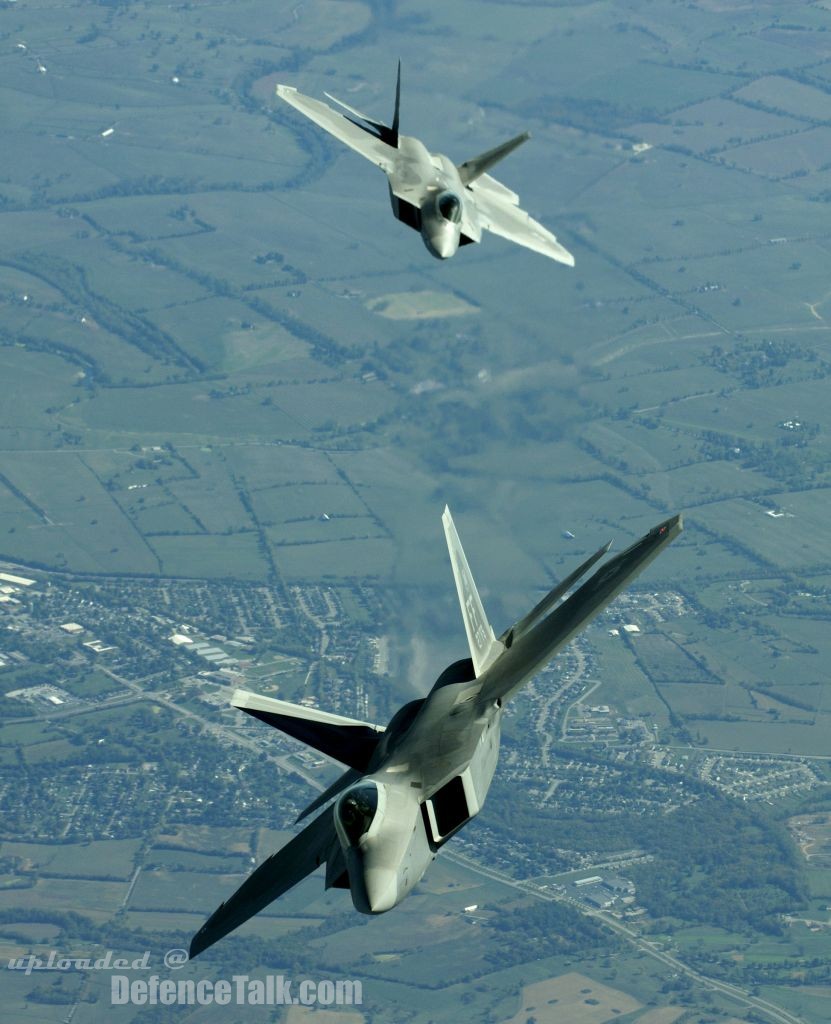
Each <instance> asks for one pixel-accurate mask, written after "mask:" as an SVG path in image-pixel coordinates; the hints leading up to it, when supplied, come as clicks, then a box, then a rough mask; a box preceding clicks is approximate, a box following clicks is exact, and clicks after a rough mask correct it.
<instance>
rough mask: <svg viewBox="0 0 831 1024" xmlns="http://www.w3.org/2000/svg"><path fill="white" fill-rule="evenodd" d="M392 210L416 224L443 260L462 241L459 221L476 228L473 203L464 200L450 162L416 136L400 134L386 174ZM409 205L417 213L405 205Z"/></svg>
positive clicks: (425, 239) (426, 243)
mask: <svg viewBox="0 0 831 1024" xmlns="http://www.w3.org/2000/svg"><path fill="white" fill-rule="evenodd" d="M389 190H390V202H391V203H392V211H393V213H394V214H395V216H396V217H397V218H398V219H399V220H404V221H408V222H409V218H412V220H413V226H414V227H416V226H418V228H419V230H420V232H421V237H422V238H423V240H424V244H425V245H426V246H427V249H428V251H429V252H430V253H431V254H432V255H433V256H435V257H436V258H437V259H440V260H446V259H449V258H450V257H451V256H453V255H454V254H455V253H456V250H457V249H458V248H459V244H460V242H461V234H462V222H463V221H464V222H465V223H466V225H467V226H468V230H470V228H474V229H475V230H476V237H477V239H478V237H479V235H480V234H481V232H480V231H479V225H478V218H477V214H476V204H475V203H473V202H470V203H466V202H465V199H464V196H465V191H466V190H465V186H464V184H463V183H462V179H461V177H460V175H459V171H458V169H457V168H456V165H455V164H454V163H453V161H452V160H451V159H450V158H449V157H446V156H445V155H444V154H443V153H431V152H430V151H429V150H428V149H427V147H426V146H425V145H424V143H423V142H421V141H420V140H419V139H414V138H411V137H410V136H409V135H401V136H399V141H398V154H397V156H396V161H395V168H394V170H393V171H392V172H391V173H390V175H389ZM405 203H406V204H409V205H410V206H411V207H413V208H414V209H415V210H417V211H418V216H417V217H413V215H412V213H411V212H410V211H408V210H407V209H406V208H405V205H404V204H405Z"/></svg>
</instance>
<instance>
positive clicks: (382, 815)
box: [190, 508, 682, 957]
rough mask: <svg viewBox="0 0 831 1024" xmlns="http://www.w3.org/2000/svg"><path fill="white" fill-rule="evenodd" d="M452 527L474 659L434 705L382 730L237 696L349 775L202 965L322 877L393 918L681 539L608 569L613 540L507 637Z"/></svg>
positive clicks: (403, 713) (244, 891) (410, 707)
mask: <svg viewBox="0 0 831 1024" xmlns="http://www.w3.org/2000/svg"><path fill="white" fill-rule="evenodd" d="M442 519H443V522H444V530H445V535H446V537H447V545H448V549H449V551H450V561H451V564H452V566H453V575H454V577H455V580H456V590H457V593H458V597H459V603H460V605H461V609H462V618H463V620H464V625H465V632H466V633H467V640H468V645H469V647H470V657H469V658H463V659H462V660H460V661H456V662H454V663H453V664H452V665H450V666H449V667H448V668H446V669H445V670H444V672H442V674H441V675H440V676H439V678H438V680H437V681H436V683H435V685H434V686H433V689H432V690H431V691H430V693H429V695H428V696H427V697H424V698H421V699H419V700H413V701H410V702H409V703H408V704H405V705H404V706H403V707H402V708H400V709H399V710H398V711H397V712H396V713H395V715H393V717H392V719H391V721H390V723H389V725H387V727H386V728H383V727H382V726H379V725H373V724H371V723H368V722H360V721H357V720H355V719H352V718H344V717H342V716H340V715H335V714H331V713H329V712H326V711H320V710H317V709H314V708H307V707H300V706H298V705H296V704H290V703H288V702H287V701H282V700H276V699H274V698H271V697H261V696H258V695H257V694H254V693H248V692H247V691H245V690H237V691H236V692H235V693H234V696H233V698H232V701H231V703H232V705H233V706H234V707H237V708H239V709H240V710H242V711H245V712H247V713H248V714H249V715H253V716H254V717H255V718H258V719H260V720H261V721H263V722H265V723H267V724H268V725H271V726H274V727H275V728H277V729H280V730H282V731H283V732H285V733H287V734H288V735H289V736H292V737H294V738H295V739H298V740H301V741H302V742H304V743H306V744H308V745H309V746H311V747H314V748H315V749H317V750H319V751H321V752H322V753H324V754H326V755H327V756H328V757H330V758H333V759H334V760H336V761H340V762H341V763H342V764H344V765H346V766H348V767H347V770H346V771H345V772H344V773H343V774H342V775H341V776H340V778H339V779H337V780H336V781H335V782H334V783H333V784H332V785H331V786H330V787H329V788H328V789H327V790H326V791H325V792H323V793H321V794H320V795H319V796H318V797H317V799H315V800H314V801H313V802H312V803H311V804H310V805H309V806H308V807H307V808H306V809H305V810H304V811H303V813H302V814H301V815H300V817H299V818H298V821H300V820H302V819H303V818H305V817H306V816H307V815H308V814H310V813H311V812H312V811H316V810H318V809H319V808H320V807H322V806H323V805H324V804H327V803H328V801H329V800H331V799H332V798H333V797H337V799H336V800H335V802H334V803H333V804H330V805H329V806H328V807H327V808H326V810H325V811H324V812H323V813H322V814H321V815H320V816H319V817H318V818H316V819H315V820H314V821H313V822H312V823H311V824H310V825H308V826H306V828H304V829H303V831H302V832H300V833H299V834H298V835H297V836H295V838H294V839H292V840H291V841H290V842H289V843H288V844H287V845H286V846H284V847H283V848H282V849H281V850H278V851H277V853H275V854H273V855H272V856H271V857H269V858H268V860H266V861H264V862H263V863H262V864H261V865H260V866H259V867H258V868H256V870H255V871H254V872H253V873H252V874H251V875H250V876H249V877H248V879H246V881H245V882H244V883H243V884H242V886H240V888H239V889H238V890H237V892H236V893H234V895H233V896H231V898H230V899H229V900H228V901H227V902H226V903H223V904H222V905H221V906H220V907H219V909H218V910H216V911H215V912H214V913H213V914H212V915H211V917H210V918H209V919H208V921H207V922H206V923H205V925H203V927H202V928H201V929H200V930H199V932H197V934H196V935H195V936H194V938H193V941H192V942H191V946H190V956H191V957H195V956H197V955H198V954H199V953H201V952H202V951H203V950H204V949H207V948H208V947H209V946H211V945H213V943H215V942H217V941H218V940H219V939H221V938H223V936H225V935H227V934H228V933H229V932H231V931H233V930H234V929H235V928H237V927H238V926H239V925H241V924H242V923H243V922H244V921H247V920H248V919H249V918H250V917H252V916H253V915H254V914H256V913H258V912H259V911H260V910H262V909H263V908H264V907H266V906H267V905H268V904H269V903H271V902H272V900H275V899H277V897H278V896H281V895H283V893H285V892H287V891H288V890H289V889H291V888H292V887H293V886H295V885H296V884H297V883H298V882H300V881H301V880H302V879H304V878H305V877H306V876H307V875H309V874H311V872H312V871H314V870H315V868H317V867H320V866H321V865H323V864H325V865H326V874H325V886H326V888H327V889H329V888H333V887H334V888H343V889H349V890H350V892H351V894H352V902H353V904H354V906H355V909H356V910H359V911H360V912H361V913H364V914H381V913H383V912H384V911H386V910H391V909H392V908H393V907H394V906H396V904H398V903H400V902H401V901H402V900H403V899H404V897H405V896H406V895H407V894H408V893H409V892H411V891H412V889H413V888H414V886H415V885H416V884H417V883H418V882H419V881H420V879H421V878H422V876H423V875H424V873H425V871H426V870H427V868H428V867H429V865H430V863H431V861H432V860H433V859H434V858H435V856H436V854H437V852H438V851H439V850H440V849H441V847H442V846H443V845H444V844H445V843H446V842H447V841H448V839H450V837H451V836H453V835H454V834H455V833H456V832H458V831H459V829H460V828H462V827H463V826H464V825H465V824H467V822H469V821H470V820H471V819H472V818H473V817H475V815H477V814H478V813H479V811H480V810H481V808H482V805H483V804H484V802H485V797H486V796H487V793H488V789H489V788H490V784H491V780H492V779H493V775H494V772H495V770H496V762H497V759H498V757H499V738H500V726H501V722H502V715H503V713H504V709H505V703H506V702H507V701H508V699H509V698H510V697H511V696H512V695H513V694H514V693H516V691H517V690H518V689H519V688H520V686H522V684H523V683H524V682H525V681H526V680H528V679H529V678H530V677H531V676H532V675H534V673H535V672H537V671H539V670H540V669H541V668H542V667H543V666H544V665H545V664H546V663H547V662H548V661H549V660H550V659H551V658H552V657H553V656H554V655H555V654H556V653H557V651H559V650H560V649H561V648H562V647H563V646H565V644H567V643H568V642H569V640H571V638H572V637H573V636H575V634H576V633H578V632H579V631H580V630H581V629H583V627H584V626H585V625H586V624H587V623H588V622H589V621H590V620H591V619H593V618H594V617H595V616H596V615H597V614H598V612H600V611H601V610H602V609H603V608H605V607H606V605H607V604H608V603H609V602H610V601H611V600H612V599H613V598H614V597H615V595H616V594H618V593H619V592H620V591H621V590H623V588H624V587H626V586H627V584H628V583H629V582H630V581H631V580H632V579H633V578H634V577H635V576H637V575H638V574H639V573H640V572H641V571H642V570H643V569H644V568H645V567H646V566H647V565H648V564H649V563H650V562H651V561H652V559H653V558H655V557H656V556H657V555H658V554H659V553H660V552H661V551H663V549H664V548H665V547H666V546H667V545H668V544H669V543H670V542H671V541H673V540H674V539H675V538H676V537H677V536H678V534H679V533H680V532H681V529H682V522H681V517H680V516H674V517H673V518H672V519H667V520H666V522H663V523H661V524H660V525H659V526H656V527H655V528H654V529H652V530H650V531H649V533H647V534H646V535H645V536H644V537H642V538H641V539H640V540H639V541H637V542H636V543H635V544H633V545H632V546H631V547H629V548H627V549H626V550H625V551H623V552H622V553H621V554H619V555H616V556H615V557H613V558H611V559H609V560H608V561H607V562H606V563H605V564H604V565H603V566H601V567H600V568H599V569H598V570H597V571H596V572H595V573H594V575H592V576H591V577H590V578H589V579H588V580H587V581H586V582H584V583H583V584H582V585H581V586H580V587H579V588H578V589H577V590H574V591H573V593H571V594H570V596H566V595H568V594H569V591H571V590H572V588H573V587H574V586H575V584H576V583H577V582H578V580H580V579H581V578H582V577H583V576H584V575H585V574H586V573H587V572H588V571H589V569H591V568H592V566H593V565H594V564H595V563H596V562H597V561H599V560H600V559H601V558H602V557H603V556H604V555H605V554H606V553H607V552H608V550H609V547H610V544H605V545H604V546H603V547H602V548H600V549H599V551H596V552H595V553H594V554H593V555H592V556H591V557H590V558H588V559H586V561H585V562H583V564H582V565H580V566H579V567H578V568H577V569H575V571H574V572H572V573H571V575H569V576H568V577H566V579H564V580H563V581H562V582H561V583H559V584H558V585H557V586H556V587H554V589H553V590H552V591H551V592H550V593H549V594H547V595H546V596H545V597H544V598H543V599H542V600H541V601H540V602H539V603H538V604H537V605H536V606H535V607H534V608H533V609H532V610H531V611H530V612H529V613H528V614H527V615H525V616H524V617H523V618H521V619H520V620H519V621H518V622H515V623H514V625H513V626H511V627H510V629H507V630H505V632H504V633H503V634H502V635H501V636H500V637H498V638H497V637H496V636H495V635H494V632H493V629H492V628H491V626H490V624H489V623H488V620H487V618H486V617H485V611H484V609H483V607H482V602H481V600H480V599H479V594H478V592H477V590H476V584H475V583H474V582H473V577H472V575H471V572H470V568H469V567H468V563H467V559H466V558H465V554H464V551H463V550H462V546H461V543H460V542H459V537H458V535H457V533H456V529H455V527H454V525H453V520H452V518H451V516H450V510H449V509H447V508H446V509H445V511H444V515H443V517H442Z"/></svg>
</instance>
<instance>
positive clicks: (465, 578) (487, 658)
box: [441, 506, 505, 676]
mask: <svg viewBox="0 0 831 1024" xmlns="http://www.w3.org/2000/svg"><path fill="white" fill-rule="evenodd" d="M441 521H442V523H443V524H444V535H445V537H446V538H447V550H448V551H449V552H450V563H451V565H452V566H453V577H454V579H455V580H456V593H457V594H458V595H459V604H460V605H461V606H462V618H463V619H464V622H465V632H466V633H467V642H468V644H469V645H470V656H471V658H472V659H473V670H474V672H475V673H476V675H477V676H480V675H482V673H483V672H484V671H485V669H486V668H488V667H489V666H491V665H492V664H493V663H494V662H495V661H496V659H497V658H498V657H499V655H500V654H501V653H502V651H503V650H504V649H505V648H504V645H503V644H502V643H501V642H500V641H499V640H497V639H496V637H495V636H494V632H493V629H492V628H491V624H490V623H489V622H488V620H487V616H486V615H485V609H484V608H483V607H482V601H481V599H480V598H479V592H478V591H477V589H476V584H475V583H474V582H473V576H472V575H471V572H470V566H469V565H468V564H467V559H466V558H465V553H464V551H463V550H462V543H461V541H460V540H459V535H458V533H456V527H455V526H454V525H453V517H452V516H451V515H450V509H449V508H448V507H447V506H445V509H444V513H443V515H442V517H441Z"/></svg>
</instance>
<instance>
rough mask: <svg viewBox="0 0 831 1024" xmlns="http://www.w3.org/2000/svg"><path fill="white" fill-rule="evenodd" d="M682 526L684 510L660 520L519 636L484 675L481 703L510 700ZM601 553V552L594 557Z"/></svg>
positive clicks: (637, 573) (646, 564)
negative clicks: (677, 514)
mask: <svg viewBox="0 0 831 1024" xmlns="http://www.w3.org/2000/svg"><path fill="white" fill-rule="evenodd" d="M682 529H683V521H682V519H681V516H680V515H679V516H673V517H672V519H667V520H666V521H665V522H663V523H660V524H659V525H658V526H656V527H654V528H653V529H652V530H650V531H649V533H647V534H646V535H645V536H644V537H641V539H640V540H639V541H636V542H635V543H634V544H632V545H631V547H628V548H627V549H626V550H625V551H622V552H621V553H620V554H619V555H615V557H614V558H611V559H609V561H608V562H606V564H605V565H602V566H601V567H600V568H599V569H598V570H597V572H595V574H594V575H593V576H591V577H590V578H589V579H588V580H587V581H586V582H585V583H584V584H583V585H582V586H581V587H580V588H579V589H578V590H576V591H575V592H574V593H573V594H572V595H571V596H570V597H569V598H568V599H567V600H566V601H564V602H563V603H562V604H561V605H559V606H558V607H557V608H555V609H554V611H552V612H551V613H550V614H549V615H548V616H547V617H546V618H544V619H543V620H542V622H540V623H539V624H538V625H536V626H533V627H532V628H530V629H527V630H526V632H525V633H524V635H523V636H521V637H519V639H515V640H514V641H513V642H512V644H511V646H510V647H507V648H506V650H505V653H504V654H503V655H502V657H501V658H500V659H499V661H498V662H497V663H496V664H495V665H494V666H493V668H492V669H491V670H490V671H489V672H487V673H486V674H485V676H484V678H483V680H482V689H481V691H480V693H479V697H478V701H479V703H480V704H482V705H484V704H487V703H489V702H491V701H494V700H497V699H501V700H506V699H507V698H508V697H509V696H510V695H511V694H512V693H513V692H514V691H515V690H517V689H518V688H519V687H520V686H521V685H522V684H523V682H525V680H526V679H529V678H530V677H531V676H532V675H533V674H534V673H535V672H537V671H538V670H539V669H540V668H541V667H542V666H543V665H545V664H546V663H547V662H548V661H549V660H550V659H551V658H552V657H553V656H554V655H555V654H556V653H557V651H559V650H560V649H561V648H562V647H564V646H565V645H566V644H567V643H568V642H569V640H571V638H572V637H573V636H575V635H576V634H577V633H579V632H580V630H581V629H583V628H584V626H586V625H587V624H588V623H589V622H590V621H591V620H592V619H593V618H594V617H595V616H596V615H598V614H599V613H600V612H601V611H603V609H604V608H605V607H606V605H607V604H609V602H610V601H611V600H612V599H613V598H614V597H616V596H617V594H619V593H620V592H621V590H623V589H624V587H626V586H627V585H628V584H629V583H630V582H631V581H632V580H633V579H634V578H635V577H636V576H638V575H639V574H640V573H641V572H643V570H644V569H645V568H646V567H647V566H648V565H649V563H650V562H651V561H652V560H653V559H654V558H656V557H657V556H658V555H659V554H660V553H661V551H663V549H664V548H665V547H666V546H667V545H668V544H670V543H671V542H672V541H673V540H675V538H676V537H677V536H678V535H679V534H680V533H681V531H682ZM600 554H602V551H601V552H599V553H598V555H597V556H594V555H593V556H592V558H595V557H599V556H600ZM581 568H582V567H581ZM545 600H547V598H546V599H545ZM538 607H539V606H538ZM532 614H533V613H532Z"/></svg>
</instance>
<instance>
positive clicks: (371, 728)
mask: <svg viewBox="0 0 831 1024" xmlns="http://www.w3.org/2000/svg"><path fill="white" fill-rule="evenodd" d="M231 704H232V705H233V707H235V708H239V709H240V711H244V712H245V713H246V714H248V715H252V716H253V717H254V718H258V719H259V720H260V721H261V722H265V723H266V724H267V725H271V726H273V727H274V728H275V729H279V730H280V731H281V732H284V733H286V735H288V736H292V737H293V738H294V739H296V740H300V742H301V743H305V744H307V745H308V746H310V747H314V749H315V750H319V751H320V752H321V753H322V754H326V756H327V757H332V758H334V759H335V760H336V761H340V762H341V764H346V765H349V767H350V768H356V769H358V771H360V772H365V771H366V769H367V765H368V764H369V761H370V758H371V757H372V754H373V752H374V751H375V747H376V746H377V745H378V741H379V740H380V738H381V736H382V735H383V732H384V729H383V727H382V726H380V725H372V724H371V723H370V722H360V721H358V719H356V718H345V717H344V716H343V715H334V714H332V713H331V712H329V711H320V710H318V709H317V708H306V707H301V706H300V705H298V704H290V703H289V702H288V701H286V700H277V699H276V698H274V697H262V696H260V695H259V694H257V693H249V691H248V690H235V691H234V695H233V697H232V698H231Z"/></svg>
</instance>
